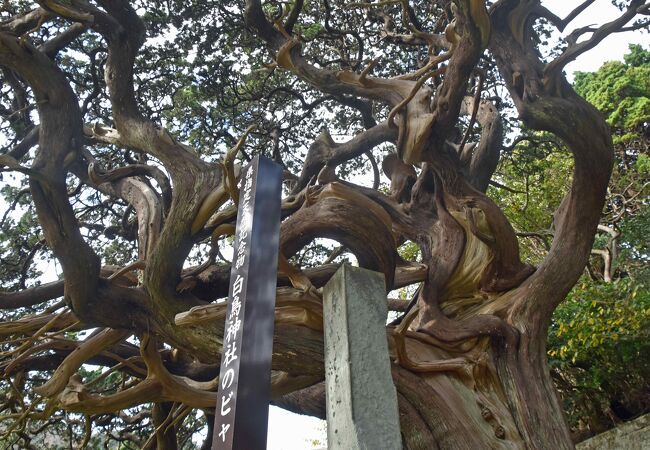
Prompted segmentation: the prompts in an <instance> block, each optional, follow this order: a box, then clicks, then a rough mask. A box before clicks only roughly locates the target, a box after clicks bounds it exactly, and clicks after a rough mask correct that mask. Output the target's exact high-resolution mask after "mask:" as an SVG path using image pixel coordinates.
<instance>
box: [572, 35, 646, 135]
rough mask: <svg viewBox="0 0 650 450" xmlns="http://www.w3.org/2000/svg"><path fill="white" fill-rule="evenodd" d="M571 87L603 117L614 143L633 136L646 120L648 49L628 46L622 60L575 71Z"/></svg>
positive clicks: (644, 124) (644, 125) (643, 125)
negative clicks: (627, 52)
mask: <svg viewBox="0 0 650 450" xmlns="http://www.w3.org/2000/svg"><path fill="white" fill-rule="evenodd" d="M575 89H576V91H577V92H578V93H579V94H580V95H582V96H583V97H584V98H585V99H587V101H589V102H590V103H591V104H593V105H594V106H595V107H596V108H598V109H599V110H600V111H602V112H603V114H605V115H606V116H607V122H608V123H609V125H610V126H611V127H612V128H613V132H614V136H613V137H614V142H615V143H619V142H626V141H629V140H631V139H633V138H634V137H635V135H636V133H637V131H638V130H639V128H643V127H646V128H647V126H648V123H649V122H650V51H648V50H644V49H643V47H641V46H640V45H630V53H629V54H628V55H626V57H625V62H620V61H611V62H608V63H606V64H604V65H603V66H602V67H601V68H600V69H599V70H598V71H596V72H576V73H575Z"/></svg>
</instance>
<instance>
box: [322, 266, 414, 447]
mask: <svg viewBox="0 0 650 450" xmlns="http://www.w3.org/2000/svg"><path fill="white" fill-rule="evenodd" d="M323 313H324V314H323V316H324V326H325V375H326V381H325V383H326V387H327V389H326V397H327V444H328V449H329V450H357V449H359V450H366V449H367V450H393V449H401V448H402V439H401V435H400V429H399V414H398V408H397V393H396V391H395V385H394V384H393V378H392V376H391V371H390V359H389V356H388V343H387V340H386V314H387V305H386V290H385V284H384V276H383V275H382V274H380V273H377V272H372V271H369V270H366V269H361V268H358V267H351V266H348V265H343V266H342V267H341V268H340V269H339V270H338V271H337V272H336V274H335V275H334V276H333V277H332V279H331V280H330V281H329V282H328V283H327V285H326V286H325V287H324V289H323Z"/></svg>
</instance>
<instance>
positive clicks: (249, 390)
mask: <svg viewBox="0 0 650 450" xmlns="http://www.w3.org/2000/svg"><path fill="white" fill-rule="evenodd" d="M281 186H282V168H281V167H280V166H279V165H278V164H275V163H274V162H272V161H271V160H269V159H267V158H264V157H259V156H257V157H255V159H253V162H251V164H250V165H249V166H248V167H247V168H246V169H245V170H244V171H243V174H242V176H241V187H240V194H239V212H238V214H237V228H236V236H235V246H234V251H233V259H232V268H231V271H230V293H229V296H228V313H227V316H226V326H225V328H224V334H223V354H222V356H221V372H220V375H219V392H218V395H217V409H216V411H215V420H214V437H213V440H212V449H213V450H216V449H219V450H222V449H228V450H231V449H237V450H257V449H265V448H266V434H267V428H268V415H269V408H268V407H269V394H270V387H271V355H272V353H273V325H274V309H275V289H276V278H277V263H278V244H279V235H280V198H281V194H282V192H281Z"/></svg>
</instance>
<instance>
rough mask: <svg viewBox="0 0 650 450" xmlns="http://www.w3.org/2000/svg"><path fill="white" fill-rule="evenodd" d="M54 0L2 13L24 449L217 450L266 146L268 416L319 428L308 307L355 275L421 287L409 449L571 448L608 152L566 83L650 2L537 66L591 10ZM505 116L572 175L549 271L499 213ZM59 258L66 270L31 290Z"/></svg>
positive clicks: (413, 315) (401, 386)
mask: <svg viewBox="0 0 650 450" xmlns="http://www.w3.org/2000/svg"><path fill="white" fill-rule="evenodd" d="M37 3H38V5H36V4H34V3H33V2H29V1H18V2H12V3H11V4H7V3H5V4H4V6H3V8H2V24H1V26H0V65H1V66H2V67H3V72H2V80H3V89H2V91H1V93H2V99H1V102H2V105H1V106H2V111H1V112H2V117H3V122H2V127H3V133H4V135H5V141H6V142H4V143H3V144H4V153H3V154H2V156H0V158H1V159H0V163H1V164H2V165H3V166H4V171H7V172H9V173H11V175H9V174H4V175H5V176H8V177H11V179H10V182H9V183H7V185H6V186H5V187H4V188H3V189H4V190H3V194H4V195H5V199H6V202H7V206H8V209H7V213H6V214H5V215H4V217H3V219H2V233H3V249H2V251H3V261H7V263H6V264H3V269H2V277H3V283H4V284H5V286H6V287H7V291H6V292H3V293H2V296H1V297H0V302H1V306H2V308H3V310H4V311H5V313H4V317H5V322H3V323H2V324H0V334H1V335H2V337H3V339H4V341H3V343H2V346H3V348H2V351H3V353H2V355H3V362H2V367H3V369H4V373H5V381H4V390H3V392H4V401H3V407H4V409H5V410H6V411H5V412H6V413H5V414H4V416H3V421H2V424H3V425H2V427H3V429H4V431H5V434H6V436H7V437H6V439H9V440H10V441H9V442H15V443H18V445H21V446H25V447H29V446H32V447H39V446H41V444H42V442H41V441H39V439H43V433H44V431H43V430H46V429H53V428H54V429H57V427H58V429H61V430H64V429H66V428H67V430H68V432H69V436H70V437H69V438H67V439H68V440H69V441H71V442H72V441H75V442H76V443H77V444H82V445H86V444H88V443H89V442H91V431H92V430H97V431H99V429H102V432H101V433H99V432H98V433H97V434H98V435H101V436H103V438H102V439H104V440H103V441H92V444H93V445H95V444H96V445H109V444H110V443H111V442H112V441H121V442H124V441H130V442H132V443H133V444H134V445H139V446H144V447H152V446H154V445H155V446H157V448H177V447H178V446H181V447H182V446H190V445H191V439H192V435H193V433H194V432H195V431H196V430H198V429H199V427H201V425H202V421H203V420H204V419H203V416H204V415H205V414H207V415H208V418H207V420H206V423H207V429H208V436H207V439H206V440H205V444H204V446H208V445H209V442H210V440H211V433H212V431H211V429H210V427H211V422H212V419H211V418H210V417H209V414H210V412H211V408H213V407H214V405H215V402H216V398H215V397H216V394H215V390H216V385H217V382H218V378H217V377H218V367H219V365H218V362H219V352H220V343H221V338H222V336H223V316H224V312H225V308H224V305H223V304H219V303H216V302H215V300H217V299H220V298H223V297H224V296H226V294H227V281H228V271H229V261H228V258H227V251H226V250H227V247H228V245H227V244H228V239H229V238H228V235H229V234H230V233H232V224H233V222H234V218H235V216H236V208H237V207H236V203H237V198H236V194H235V186H234V183H233V180H235V179H236V177H237V175H238V173H239V171H240V168H239V167H240V165H241V164H245V163H246V162H247V161H248V160H250V156H251V155H252V154H254V153H262V154H266V155H267V156H270V157H272V158H273V159H275V160H276V161H278V162H279V163H281V164H283V165H284V167H285V168H286V171H285V175H286V198H285V199H284V200H283V215H284V217H285V219H284V221H283V224H282V231H281V251H282V253H283V259H284V258H285V257H286V258H290V260H289V262H288V263H286V264H283V270H282V273H281V274H280V277H279V279H278V301H277V308H276V336H275V342H274V358H273V369H274V377H273V383H272V391H273V397H274V402H275V403H276V404H278V405H280V406H282V407H285V408H287V409H290V410H293V411H298V412H302V413H306V414H313V415H317V416H320V417H323V416H324V389H323V383H322V379H323V345H322V308H321V305H320V302H321V296H320V292H319V290H318V288H319V287H320V286H322V285H323V284H324V283H325V282H326V280H327V279H328V278H329V277H330V276H331V275H332V274H333V273H334V271H335V269H336V267H337V263H338V262H340V260H341V259H342V258H346V257H347V258H351V257H352V256H350V255H354V257H356V260H357V261H358V263H359V264H360V265H362V266H364V267H368V268H370V269H373V270H377V271H380V272H383V273H384V274H385V276H386V283H387V290H390V289H394V288H401V287H405V286H413V288H412V291H413V292H414V294H413V299H412V301H410V302H407V301H390V305H391V308H392V309H394V310H397V311H400V315H399V317H398V318H397V319H396V320H395V321H393V322H392V323H391V324H390V325H389V326H387V337H388V339H389V342H390V348H391V359H392V361H393V366H392V367H393V377H394V381H395V384H396V387H397V391H398V398H399V403H400V404H399V406H400V418H401V428H402V435H403V440H404V446H405V448H409V449H415V448H426V449H431V448H506V447H508V448H511V447H515V448H549V447H555V448H571V446H572V444H571V439H570V433H569V428H568V427H567V424H566V423H565V420H564V418H563V415H562V411H561V403H560V401H559V399H558V397H557V395H556V390H555V388H554V386H553V383H552V380H551V377H550V375H549V367H548V365H547V354H546V336H547V331H548V328H549V326H551V325H554V322H553V321H552V315H553V312H554V310H555V309H556V307H557V306H558V305H559V304H560V303H561V302H562V301H563V300H564V299H565V297H566V295H567V294H568V293H569V292H570V290H571V288H572V287H573V286H574V284H575V283H576V281H577V280H578V279H579V277H580V275H581V274H582V273H583V270H584V267H585V264H586V263H587V262H588V261H589V258H590V254H591V252H592V248H593V247H592V244H593V241H594V235H595V233H596V231H597V229H598V226H599V224H601V212H602V209H603V205H604V204H605V200H606V198H607V194H608V193H607V187H608V181H609V178H610V173H611V168H612V164H613V161H614V158H613V155H614V148H613V144H612V140H611V135H610V131H609V128H608V126H607V124H606V122H605V120H604V119H603V117H602V116H601V115H600V113H599V112H598V111H597V110H596V109H595V108H594V107H593V106H592V105H590V104H589V103H587V102H586V101H585V100H583V99H582V98H581V97H580V96H578V95H577V94H576V93H575V92H574V91H573V90H572V88H571V87H570V85H569V84H568V83H567V82H566V80H565V78H564V75H563V73H562V69H563V68H564V67H565V66H566V64H567V63H569V62H570V61H572V60H573V59H575V58H576V57H577V56H579V55H580V54H582V53H584V52H586V51H587V50H589V49H591V48H593V47H595V46H596V45H597V44H598V43H599V42H600V41H601V40H602V39H603V38H604V37H606V36H607V35H609V34H611V33H615V32H618V31H622V30H625V29H638V28H643V27H647V26H648V22H647V20H645V19H643V18H642V19H640V20H639V19H637V17H642V16H644V15H647V14H648V12H649V10H648V5H647V4H645V3H644V2H643V1H639V0H631V1H629V2H622V4H621V5H620V9H621V13H620V16H619V17H617V18H615V19H614V20H612V21H611V22H609V23H606V24H603V25H602V26H600V27H587V28H581V29H578V30H576V31H575V32H572V33H571V34H569V35H568V36H566V38H565V39H564V43H563V45H561V46H560V47H559V48H557V49H554V50H552V51H550V53H548V52H545V50H544V48H543V47H542V46H540V44H539V42H540V36H544V35H546V34H548V32H549V30H551V29H557V30H559V31H563V30H564V29H565V27H566V26H567V24H569V23H570V22H571V21H572V20H573V19H574V18H575V17H576V16H577V15H578V14H580V13H581V12H582V11H584V10H585V9H586V8H587V7H589V6H590V5H591V3H593V2H592V0H587V1H585V2H584V3H582V4H581V5H579V6H578V7H577V8H576V10H574V11H573V12H572V13H571V14H569V16H567V17H566V18H564V19H561V18H559V17H557V16H556V15H554V14H553V13H552V12H550V11H549V10H548V9H547V8H545V7H544V6H542V5H541V4H540V2H538V1H536V0H534V1H524V0H500V1H498V2H495V3H493V4H492V3H491V4H489V5H487V6H486V5H485V4H484V3H483V2H480V1H478V0H458V1H456V2H448V1H444V0H442V1H432V2H408V1H406V0H398V1H393V0H388V1H381V2H375V3H350V2H343V1H329V0H324V1H322V2H305V1H301V0H296V1H294V2H284V3H273V2H268V3H264V4H262V3H261V2H260V1H257V0H249V1H247V2H240V1H233V2H230V3H228V4H223V2H214V3H213V2H192V1H191V2H180V1H174V0H172V1H164V2H163V1H153V2H151V1H147V2H145V1H132V2H129V1H126V0H97V1H94V2H87V1H84V0H73V1H65V2H64V1H60V0H43V1H39V2H37ZM585 34H590V35H589V36H586V37H585V36H583V35H585ZM580 38H583V39H582V40H580V42H578V40H579V39H580ZM486 50H487V52H486ZM546 53H548V54H546ZM506 91H507V92H508V93H509V96H510V97H509V99H507V100H505V101H504V100H502V99H504V98H506ZM510 102H511V103H510ZM509 105H512V106H514V108H515V109H516V111H517V113H518V118H519V120H521V121H522V123H523V125H524V126H525V127H526V129H527V130H532V131H543V132H545V133H549V136H551V138H552V139H553V140H556V141H557V142H560V141H561V142H562V145H564V146H566V149H568V151H569V152H570V154H571V160H570V161H567V162H566V164H565V167H566V168H567V169H569V168H571V170H572V175H573V177H572V180H571V181H570V184H568V185H567V194H566V196H565V197H564V199H563V200H562V202H561V204H560V205H559V207H558V208H557V211H555V214H554V218H553V230H552V240H551V239H550V238H549V241H548V250H546V249H545V252H544V253H543V254H542V253H539V254H538V255H533V254H532V253H531V252H528V253H526V254H525V256H526V258H524V259H528V260H529V262H531V263H535V264H536V266H533V265H532V264H530V263H525V262H523V261H522V258H521V257H520V252H519V242H518V237H517V234H516V233H517V231H519V232H525V231H524V230H522V229H517V228H518V227H516V228H513V226H512V225H511V222H510V221H509V220H508V218H507V217H506V215H504V211H503V210H502V209H501V208H500V207H499V206H498V205H497V203H495V202H494V201H493V200H492V199H491V198H490V197H488V196H487V195H486V194H485V192H486V190H487V189H488V186H489V185H490V184H491V183H492V184H495V183H496V184H500V182H499V181H498V179H497V178H498V176H495V170H496V169H497V166H498V163H499V157H500V154H501V150H502V147H503V136H504V131H511V127H513V126H515V127H519V126H520V125H519V123H517V122H516V121H514V120H505V121H504V120H503V119H502V117H501V113H500V110H507V107H508V106H509ZM623 123H625V124H627V123H628V122H626V121H623ZM251 125H254V128H252V127H251ZM540 136H542V138H544V136H546V135H540ZM335 138H336V139H335ZM245 139H247V142H246V143H244V140H245ZM526 139H527V142H528V144H529V146H530V148H531V149H532V150H531V151H544V147H543V143H535V142H534V140H531V139H529V138H528V137H526ZM307 143H309V144H307ZM228 148H230V149H231V150H228ZM518 148H519V147H515V150H516V151H518ZM553 151H554V152H556V150H553ZM554 154H555V153H554ZM240 155H241V156H240ZM377 158H381V160H382V161H383V162H382V170H383V172H384V173H385V175H386V176H387V177H388V179H389V180H390V186H382V185H381V174H380V169H379V166H378V164H377V162H376V161H377ZM558 159H561V158H559V157H558ZM642 160H643V159H642ZM637 161H638V156H637ZM635 164H636V163H635ZM364 171H367V172H369V173H372V174H373V177H372V178H373V181H372V187H371V186H370V184H371V182H370V181H369V180H367V179H362V180H361V181H360V180H358V179H355V178H353V175H354V174H355V173H362V172H364ZM355 181H356V182H355ZM502 186H503V185H502ZM558 192H559V191H556V192H555V193H554V195H557V193H558ZM626 192H627V193H628V195H629V196H630V197H633V194H632V193H631V192H629V191H623V192H622V193H621V195H623V196H625V195H626ZM640 195H641V194H639V196H638V197H634V199H633V200H630V201H631V202H634V201H636V202H639V204H642V201H641V200H635V199H637V198H639V199H640V198H641V197H640ZM617 201H618V200H611V202H614V203H616V202H617ZM620 201H621V202H624V200H620ZM608 205H609V203H608ZM629 205H631V203H630V204H629ZM616 207H617V208H619V211H620V208H623V209H625V208H628V207H631V206H628V203H623V204H619V203H616ZM503 208H504V210H505V211H506V212H507V205H504V206H503ZM612 208H613V206H612ZM513 220H514V219H513ZM612 223H613V222H612V221H610V225H611V224H612ZM601 225H602V224H601ZM548 226H550V225H548ZM610 228H611V227H610ZM610 235H611V234H610ZM324 237H325V238H330V239H334V240H336V241H338V242H339V243H340V246H339V247H337V249H336V250H335V251H333V252H332V253H331V254H329V255H328V254H326V253H327V248H328V247H327V245H324V242H323V241H321V240H319V238H324ZM522 237H526V238H528V237H527V236H522ZM544 238H545V236H542V238H540V240H541V241H543V240H544ZM612 239H614V240H615V239H616V238H612ZM409 243H411V244H409ZM404 244H407V245H413V244H414V245H415V246H416V247H417V252H411V253H412V255H413V256H414V255H418V256H417V261H407V260H405V259H404V258H403V257H401V256H400V252H401V254H402V255H404V256H407V253H408V252H406V253H405V252H404V251H403V250H401V249H400V247H402V246H403V245H404ZM616 245H618V244H616V243H615V244H614V246H612V245H611V242H609V243H607V246H608V247H607V248H611V249H614V248H615V247H616ZM596 248H597V249H601V247H596ZM224 254H225V257H224ZM51 258H55V260H56V261H57V264H58V265H57V268H58V270H59V271H60V275H61V277H60V279H58V280H53V281H51V282H48V283H44V284H39V283H38V282H37V281H34V280H36V279H37V278H38V277H39V276H40V275H41V274H42V273H41V272H42V271H43V270H44V269H43V267H44V266H43V264H39V260H48V259H51ZM602 259H603V261H604V262H606V258H602ZM614 259H615V258H614ZM610 262H611V258H610ZM605 273H606V267H605V268H604V269H603V271H602V274H603V278H604V277H605ZM609 273H610V276H614V275H613V272H611V264H610V272H609ZM61 298H63V299H62V300H60V299H61ZM556 323H560V322H556ZM359 325H360V326H363V324H359ZM554 326H555V325H554ZM297 355H298V356H297ZM84 364H85V365H86V366H84ZM90 365H93V366H90ZM97 366H98V367H99V369H96V368H95V367H97ZM91 369H92V370H91ZM198 411H203V414H199V413H198ZM84 436H85V437H84Z"/></svg>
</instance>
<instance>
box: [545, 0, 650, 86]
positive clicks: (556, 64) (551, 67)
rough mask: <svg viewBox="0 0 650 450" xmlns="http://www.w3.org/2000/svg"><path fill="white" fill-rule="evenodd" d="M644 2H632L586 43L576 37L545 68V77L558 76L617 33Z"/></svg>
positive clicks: (633, 0) (596, 31)
mask: <svg viewBox="0 0 650 450" xmlns="http://www.w3.org/2000/svg"><path fill="white" fill-rule="evenodd" d="M644 1H645V0H631V1H630V4H629V5H628V7H627V9H626V10H625V11H624V12H623V14H621V15H620V16H619V17H618V18H616V19H614V20H612V21H611V22H608V23H606V24H604V25H602V26H600V27H599V28H597V29H596V30H594V32H593V35H592V36H591V37H590V38H589V39H587V40H585V41H582V42H580V43H577V42H575V41H576V40H577V36H574V39H572V41H573V42H569V46H568V47H567V48H566V50H564V52H562V54H561V55H560V56H558V57H557V58H555V59H554V60H553V61H551V62H550V63H548V64H547V65H546V67H545V68H544V75H545V76H546V77H555V76H558V74H559V73H560V72H561V70H562V69H563V68H564V67H565V66H566V65H567V64H569V63H570V62H571V61H573V60H574V59H576V58H577V57H578V56H580V55H581V54H583V53H584V52H586V51H588V50H591V49H592V48H594V47H595V46H596V45H598V43H599V42H600V41H602V40H603V39H605V38H606V37H607V36H609V35H610V34H612V33H614V32H616V31H617V30H619V29H620V28H621V27H623V26H624V25H625V24H626V23H628V22H629V21H630V20H632V18H634V16H635V15H636V14H637V9H638V8H639V7H641V6H642V5H643V3H644Z"/></svg>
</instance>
